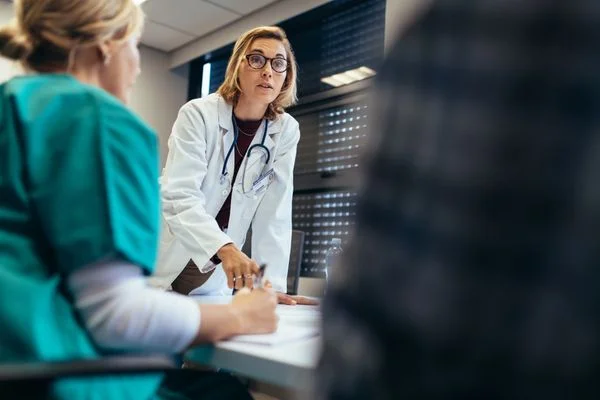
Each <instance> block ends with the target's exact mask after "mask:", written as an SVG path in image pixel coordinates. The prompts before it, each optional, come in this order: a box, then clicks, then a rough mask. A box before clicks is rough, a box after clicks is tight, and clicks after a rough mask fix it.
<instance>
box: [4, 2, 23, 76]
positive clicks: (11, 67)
mask: <svg viewBox="0 0 600 400" xmlns="http://www.w3.org/2000/svg"><path fill="white" fill-rule="evenodd" d="M12 16H13V8H12V4H11V3H6V2H3V1H2V2H0V25H4V24H6V23H8V22H9V21H10V20H11V18H12ZM20 73H21V68H20V67H19V66H18V65H17V64H16V63H15V62H13V61H11V60H8V59H6V58H3V57H0V82H4V81H6V80H8V79H10V78H12V77H13V76H15V75H17V74H20Z"/></svg>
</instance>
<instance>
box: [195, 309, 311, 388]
mask: <svg viewBox="0 0 600 400" xmlns="http://www.w3.org/2000/svg"><path fill="white" fill-rule="evenodd" d="M195 299H197V300H198V301H199V302H200V303H212V304H214V303H227V302H228V301H230V300H231V299H230V298H229V299H227V297H225V298H208V297H204V298H203V297H195ZM290 307H297V308H296V309H295V310H297V311H298V313H297V315H296V313H295V310H290ZM316 309H317V307H314V306H312V307H311V306H282V305H279V306H278V309H277V312H278V314H279V315H280V316H281V319H280V321H279V323H280V324H286V325H288V326H290V325H291V326H293V325H294V324H301V325H304V324H314V323H319V321H318V320H317V321H315V320H314V318H311V317H310V314H311V311H313V314H314V310H316ZM290 311H291V312H290ZM302 311H307V312H306V313H303V312H302ZM313 316H314V315H313ZM320 343H321V339H320V337H318V336H317V337H311V338H308V339H300V340H297V341H293V342H290V343H285V344H278V345H260V344H250V343H238V342H227V341H224V342H219V343H217V344H216V345H214V346H213V345H207V346H199V347H196V348H193V349H191V350H189V351H187V352H186V353H185V359H186V360H189V361H191V362H193V363H196V364H201V365H206V366H210V367H213V368H221V369H225V370H228V371H231V372H235V373H236V374H239V375H242V376H245V377H248V378H251V379H255V380H258V381H261V382H267V383H271V384H274V385H278V386H281V387H284V388H289V389H295V390H306V389H309V388H310V382H312V381H313V373H314V369H315V367H316V365H317V362H318V360H319V355H320Z"/></svg>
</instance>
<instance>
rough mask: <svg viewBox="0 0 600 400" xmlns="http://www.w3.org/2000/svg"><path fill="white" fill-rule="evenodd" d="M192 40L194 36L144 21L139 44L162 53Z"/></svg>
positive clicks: (147, 20) (148, 20)
mask: <svg viewBox="0 0 600 400" xmlns="http://www.w3.org/2000/svg"><path fill="white" fill-rule="evenodd" d="M193 39H194V36H191V35H187V34H185V33H182V32H179V31H176V30H174V29H171V28H169V27H166V26H164V25H161V24H158V23H156V22H153V21H152V20H150V19H146V22H145V23H144V33H143V34H142V40H141V42H142V43H143V44H145V45H146V46H150V47H154V48H155V49H159V50H162V51H171V50H174V49H176V48H177V47H179V46H183V45H184V44H186V43H187V42H189V41H191V40H193Z"/></svg>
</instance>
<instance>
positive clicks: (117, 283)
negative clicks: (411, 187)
mask: <svg viewBox="0 0 600 400" xmlns="http://www.w3.org/2000/svg"><path fill="white" fill-rule="evenodd" d="M15 11H16V24H15V25H11V26H5V27H3V28H0V53H1V54H2V55H4V56H6V57H9V58H12V59H15V60H18V61H20V62H21V63H22V64H23V66H24V67H25V68H26V69H27V70H29V71H30V72H31V74H28V75H26V76H23V77H18V78H14V79H12V80H10V81H8V82H6V83H4V84H3V85H0V102H1V105H0V288H1V289H0V327H1V329H0V364H1V363H2V362H15V361H34V360H71V359H81V358H96V357H100V356H102V355H103V354H110V353H115V352H118V353H122V352H127V351H136V352H163V353H176V352H180V351H182V350H185V349H186V348H187V347H188V346H190V345H193V344H196V343H202V342H210V341H215V340H220V339H223V338H226V337H228V336H231V335H235V334H240V333H260V332H271V331H273V330H274V329H275V328H276V316H275V304H276V298H275V295H274V294H273V293H271V292H268V291H264V290H256V291H253V292H252V293H250V294H248V293H245V294H242V295H241V296H236V298H235V299H234V301H233V302H232V303H231V304H229V305H213V306H210V305H209V306H204V305H203V306H198V305H197V304H196V303H195V302H194V301H193V300H192V299H190V298H187V297H185V296H179V295H176V294H173V293H164V292H162V291H160V290H154V289H151V288H149V287H147V285H146V283H145V276H146V275H149V274H151V273H152V271H153V269H154V264H155V257H156V252H157V241H158V237H157V236H158V224H159V223H158V215H159V204H158V198H159V197H158V187H157V186H158V185H157V178H158V158H157V154H158V152H157V138H156V135H155V134H154V133H153V132H152V131H151V130H150V129H149V128H148V127H147V126H146V125H145V124H144V123H143V122H142V121H141V120H140V119H139V118H137V117H136V116H135V115H134V114H132V113H131V112H130V111H129V110H128V109H127V108H126V107H125V105H124V103H127V101H128V99H129V92H130V89H131V87H132V85H133V83H134V81H135V79H136V77H137V75H138V74H139V53H138V49H137V42H138V38H139V35H140V30H141V26H142V22H143V14H142V12H141V10H140V8H139V7H138V6H137V5H135V4H134V2H133V1H132V0H94V1H81V0H16V1H15ZM214 375H215V374H213V375H210V374H204V375H200V374H199V375H197V376H195V377H194V378H193V379H194V388H193V390H190V389H189V388H190V387H189V386H188V388H186V390H185V391H183V390H182V391H180V394H176V393H174V392H176V391H178V390H180V389H182V387H183V385H182V379H181V376H176V377H174V378H172V379H166V380H163V377H162V376H161V375H150V376H139V377H110V378H107V377H102V378H85V379H70V380H61V381H59V382H57V383H56V384H54V385H52V387H51V388H50V389H49V390H50V391H51V393H45V394H44V395H49V396H50V397H52V398H58V399H67V398H68V399H89V398H95V399H121V398H122V399H150V398H156V396H159V397H163V398H171V397H172V396H176V398H179V399H185V398H220V399H223V398H250V397H249V395H248V394H247V392H246V391H245V389H244V388H243V387H242V386H241V385H239V384H237V386H236V382H234V381H233V379H231V380H230V381H228V380H227V378H228V377H224V376H223V375H219V376H218V377H217V378H214ZM201 378H203V379H201ZM161 382H162V385H161ZM173 382H176V383H173ZM202 382H211V384H210V385H209V386H215V385H214V383H215V382H217V383H218V385H217V390H215V391H213V392H211V393H209V392H208V391H204V389H203V387H206V386H207V385H208V384H207V385H204V386H203V385H202ZM219 388H221V389H219ZM211 390H212V389H211ZM194 391H195V392H194ZM6 396H10V395H9V394H8V393H6V392H2V393H0V397H2V398H7V397H6ZM211 396H213V397H211Z"/></svg>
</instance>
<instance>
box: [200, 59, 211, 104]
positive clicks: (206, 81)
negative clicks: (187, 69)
mask: <svg viewBox="0 0 600 400" xmlns="http://www.w3.org/2000/svg"><path fill="white" fill-rule="evenodd" d="M209 90H210V63H206V64H204V65H203V66H202V84H201V86H200V97H204V96H208V92H209Z"/></svg>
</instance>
